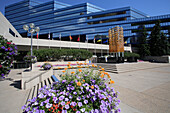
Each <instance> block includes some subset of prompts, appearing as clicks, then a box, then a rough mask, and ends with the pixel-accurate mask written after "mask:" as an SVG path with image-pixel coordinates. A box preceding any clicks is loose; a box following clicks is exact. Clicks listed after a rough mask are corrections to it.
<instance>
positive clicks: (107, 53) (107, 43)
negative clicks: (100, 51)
mask: <svg viewBox="0 0 170 113" xmlns="http://www.w3.org/2000/svg"><path fill="white" fill-rule="evenodd" d="M108 42H109V40H108V39H107V45H108ZM107 55H109V49H107Z"/></svg>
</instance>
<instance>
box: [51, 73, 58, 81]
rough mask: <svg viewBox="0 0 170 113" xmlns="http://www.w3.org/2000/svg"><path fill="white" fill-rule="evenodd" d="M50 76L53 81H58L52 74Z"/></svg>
mask: <svg viewBox="0 0 170 113" xmlns="http://www.w3.org/2000/svg"><path fill="white" fill-rule="evenodd" d="M51 78H52V79H53V81H54V82H57V81H58V82H59V80H58V79H57V77H56V76H54V75H52V76H51Z"/></svg>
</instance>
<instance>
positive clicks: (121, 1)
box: [0, 0, 170, 16]
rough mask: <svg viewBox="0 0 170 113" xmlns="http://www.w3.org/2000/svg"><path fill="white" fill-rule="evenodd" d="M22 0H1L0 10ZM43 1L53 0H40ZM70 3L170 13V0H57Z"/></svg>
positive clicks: (157, 13) (150, 14)
mask: <svg viewBox="0 0 170 113" xmlns="http://www.w3.org/2000/svg"><path fill="white" fill-rule="evenodd" d="M19 1H22V0H0V11H1V12H2V13H3V14H4V10H5V6H6V5H9V4H12V3H15V2H19ZM38 1H42V2H46V1H51V0H38ZM57 1H60V2H64V3H67V4H70V5H75V4H79V3H85V2H89V3H91V4H94V5H97V6H99V7H101V8H104V9H114V8H121V7H126V6H131V7H133V8H135V9H138V10H140V11H142V12H144V13H146V14H148V15H149V16H157V15H165V14H170V0H57Z"/></svg>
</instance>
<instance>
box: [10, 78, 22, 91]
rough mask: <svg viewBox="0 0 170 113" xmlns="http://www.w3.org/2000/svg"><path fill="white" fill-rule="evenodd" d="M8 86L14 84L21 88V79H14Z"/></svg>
mask: <svg viewBox="0 0 170 113" xmlns="http://www.w3.org/2000/svg"><path fill="white" fill-rule="evenodd" d="M10 86H14V87H15V88H17V89H21V80H16V81H14V82H13V83H12V84H10Z"/></svg>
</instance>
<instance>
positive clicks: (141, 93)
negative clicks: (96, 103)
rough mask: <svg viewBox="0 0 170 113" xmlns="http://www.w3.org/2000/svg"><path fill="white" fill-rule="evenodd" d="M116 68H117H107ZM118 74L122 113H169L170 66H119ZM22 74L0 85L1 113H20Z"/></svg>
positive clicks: (16, 72)
mask: <svg viewBox="0 0 170 113" xmlns="http://www.w3.org/2000/svg"><path fill="white" fill-rule="evenodd" d="M108 65H114V64H108ZM117 70H118V71H119V72H120V73H119V74H115V73H110V75H111V78H112V79H113V80H114V81H115V84H113V87H114V88H115V90H117V91H119V92H120V94H119V96H118V98H119V99H120V100H121V104H120V108H121V113H169V112H170V64H161V63H127V64H117ZM21 72H22V70H20V69H16V70H12V71H11V72H10V74H9V77H7V79H6V80H5V81H0V113H20V112H22V111H21V107H22V106H23V105H24V104H25V101H26V98H27V93H28V90H21V89H20V82H21V81H20V80H21V74H20V73H21Z"/></svg>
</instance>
